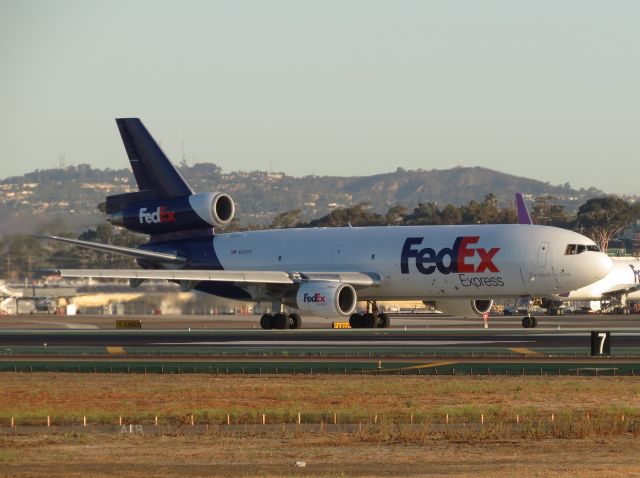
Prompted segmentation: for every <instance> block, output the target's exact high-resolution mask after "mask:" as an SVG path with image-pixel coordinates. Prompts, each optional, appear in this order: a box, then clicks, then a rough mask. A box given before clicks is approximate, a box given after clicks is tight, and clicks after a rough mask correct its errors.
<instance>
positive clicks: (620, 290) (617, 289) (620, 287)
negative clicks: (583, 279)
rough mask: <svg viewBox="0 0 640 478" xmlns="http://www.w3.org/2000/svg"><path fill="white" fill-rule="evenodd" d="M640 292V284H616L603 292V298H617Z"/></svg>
mask: <svg viewBox="0 0 640 478" xmlns="http://www.w3.org/2000/svg"><path fill="white" fill-rule="evenodd" d="M637 290H640V284H616V285H614V286H612V287H609V288H608V289H607V290H605V291H603V292H602V295H603V296H608V295H610V296H617V295H621V294H630V293H631V292H635V291H637Z"/></svg>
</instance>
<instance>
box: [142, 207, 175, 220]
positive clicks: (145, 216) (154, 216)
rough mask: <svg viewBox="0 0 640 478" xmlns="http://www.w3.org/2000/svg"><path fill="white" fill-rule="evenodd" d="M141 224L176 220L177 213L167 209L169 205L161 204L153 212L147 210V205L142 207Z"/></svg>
mask: <svg viewBox="0 0 640 478" xmlns="http://www.w3.org/2000/svg"><path fill="white" fill-rule="evenodd" d="M138 217H139V218H140V224H144V223H146V224H158V223H161V222H176V213H175V212H174V211H167V206H160V207H158V208H157V209H156V210H155V211H153V212H147V208H146V207H141V208H140V213H139V216H138Z"/></svg>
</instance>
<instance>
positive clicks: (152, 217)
mask: <svg viewBox="0 0 640 478" xmlns="http://www.w3.org/2000/svg"><path fill="white" fill-rule="evenodd" d="M234 214H235V204H234V202H233V199H231V196H229V195H228V194H224V193H201V194H192V195H191V196H187V197H181V198H171V199H154V200H149V201H143V202H136V203H132V204H128V205H126V206H125V207H124V209H121V210H119V211H116V212H114V213H112V214H111V217H110V218H109V221H110V222H111V223H112V224H114V225H116V226H122V227H125V228H127V229H129V230H130V231H135V232H142V233H145V234H164V233H169V232H178V231H190V230H194V229H208V228H211V227H213V226H224V225H226V224H229V223H230V222H231V220H232V219H233V215H234Z"/></svg>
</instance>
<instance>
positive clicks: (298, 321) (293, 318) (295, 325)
mask: <svg viewBox="0 0 640 478" xmlns="http://www.w3.org/2000/svg"><path fill="white" fill-rule="evenodd" d="M301 325H302V318H300V316H299V315H298V314H291V315H289V328H290V329H299V328H300V326H301Z"/></svg>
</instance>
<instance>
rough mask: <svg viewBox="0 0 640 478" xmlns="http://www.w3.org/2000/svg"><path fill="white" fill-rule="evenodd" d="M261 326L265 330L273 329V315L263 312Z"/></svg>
mask: <svg viewBox="0 0 640 478" xmlns="http://www.w3.org/2000/svg"><path fill="white" fill-rule="evenodd" d="M260 327H262V328H263V329H265V330H268V329H273V315H271V314H263V315H262V317H260Z"/></svg>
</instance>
